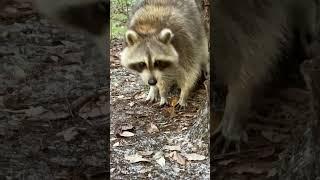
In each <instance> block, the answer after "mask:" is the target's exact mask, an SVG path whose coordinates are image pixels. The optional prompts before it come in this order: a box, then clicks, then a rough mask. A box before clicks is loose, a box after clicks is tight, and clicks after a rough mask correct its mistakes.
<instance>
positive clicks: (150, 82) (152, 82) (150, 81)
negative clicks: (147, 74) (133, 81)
mask: <svg viewBox="0 0 320 180" xmlns="http://www.w3.org/2000/svg"><path fill="white" fill-rule="evenodd" d="M148 84H149V85H150V86H154V85H156V84H157V80H156V79H155V78H154V77H152V78H150V79H149V80H148Z"/></svg>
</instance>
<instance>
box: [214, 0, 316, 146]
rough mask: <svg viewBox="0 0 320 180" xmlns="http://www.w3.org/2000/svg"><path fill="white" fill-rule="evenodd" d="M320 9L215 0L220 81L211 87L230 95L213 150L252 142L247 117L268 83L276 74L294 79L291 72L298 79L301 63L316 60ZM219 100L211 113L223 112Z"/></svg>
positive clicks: (299, 0)
mask: <svg viewBox="0 0 320 180" xmlns="http://www.w3.org/2000/svg"><path fill="white" fill-rule="evenodd" d="M319 5H320V4H319V1H318V0H279V1H273V0H243V1H233V0H215V1H214V3H213V4H212V7H213V8H212V10H211V11H212V13H213V15H212V16H211V19H212V27H213V28H212V29H211V30H212V32H211V33H210V34H213V38H212V43H213V51H214V52H213V62H214V63H213V68H214V69H213V70H212V72H211V73H213V75H211V77H215V79H214V80H213V81H214V83H212V84H211V85H210V89H213V90H214V91H215V94H223V91H224V90H223V89H224V88H226V89H227V90H226V92H227V95H226V99H225V107H224V113H223V118H222V121H221V123H220V125H219V127H218V128H217V129H216V130H215V132H214V134H213V136H211V141H212V144H213V146H212V147H213V149H222V150H223V149H229V147H227V146H230V145H231V144H233V145H232V146H236V148H237V149H238V150H239V148H240V146H239V142H240V141H245V142H246V141H248V137H247V133H246V124H247V119H248V117H249V114H250V111H251V108H252V104H253V103H254V102H255V101H256V102H257V101H258V100H256V98H257V97H258V96H257V95H259V94H261V92H262V90H264V88H265V84H266V81H269V80H271V79H273V78H274V75H275V73H274V72H276V71H278V73H277V74H279V75H281V74H285V75H289V74H288V73H286V71H288V70H290V69H291V68H292V69H293V70H294V71H293V72H294V73H295V74H297V75H299V74H300V72H299V63H300V62H301V61H302V60H305V59H308V58H312V57H310V56H313V55H312V52H311V50H312V47H313V46H314V45H315V44H317V41H318V40H319V33H320V31H319V30H320V28H319V27H320V26H319V25H320V24H319V22H320V21H319V20H320V19H319V17H320V16H319V15H320V14H319V13H320V11H319V7H320V6H319ZM282 63H284V64H285V66H284V67H283V68H281V69H279V67H280V65H282ZM219 91H220V92H219ZM216 97H219V96H215V98H213V100H214V101H215V102H214V103H211V104H212V106H211V108H212V109H211V112H213V111H215V112H217V109H220V108H217V106H218V105H219V103H218V99H219V98H216ZM219 106H220V105H219ZM221 106H222V107H223V105H221ZM212 114H214V113H212ZM230 142H233V143H230ZM222 144H224V145H225V147H224V148H222ZM230 148H232V147H231V146H230Z"/></svg>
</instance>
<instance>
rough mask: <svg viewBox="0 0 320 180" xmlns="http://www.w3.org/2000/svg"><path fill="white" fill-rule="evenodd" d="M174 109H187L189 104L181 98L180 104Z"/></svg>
mask: <svg viewBox="0 0 320 180" xmlns="http://www.w3.org/2000/svg"><path fill="white" fill-rule="evenodd" d="M174 107H175V108H177V109H185V108H186V107H187V102H186V101H185V100H183V99H182V98H180V99H179V101H178V103H177V104H176V105H175V106H174Z"/></svg>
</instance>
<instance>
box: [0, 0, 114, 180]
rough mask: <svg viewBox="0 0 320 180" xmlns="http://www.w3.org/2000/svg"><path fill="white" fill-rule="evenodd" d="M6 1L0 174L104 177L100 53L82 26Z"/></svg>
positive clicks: (32, 178)
mask: <svg viewBox="0 0 320 180" xmlns="http://www.w3.org/2000/svg"><path fill="white" fill-rule="evenodd" d="M6 2H8V3H9V4H8V6H6V7H5V8H4V9H2V10H0V167H1V168H0V179H8V180H9V179H10V180H11V179H26V180H43V179H48V180H50V179H105V177H106V175H107V170H106V168H105V164H106V163H107V162H106V156H107V154H106V147H107V142H106V139H105V137H106V133H107V131H106V127H108V122H109V117H108V116H109V114H108V102H107V100H106V99H107V92H108V85H107V82H106V79H107V78H106V68H105V67H106V65H107V64H106V61H105V59H104V58H103V57H102V56H98V55H97V52H98V51H96V48H95V46H94V45H93V43H92V42H91V41H90V40H89V38H88V37H87V36H86V35H84V34H83V33H80V32H76V31H71V30H70V31H69V30H66V29H65V28H62V27H59V26H57V25H53V23H50V22H49V21H48V20H46V19H44V18H42V17H40V16H39V15H38V14H37V13H36V12H35V10H34V9H33V7H32V4H31V2H32V1H31V0H29V1H28V0H19V1H6ZM1 3H2V2H1ZM1 5H3V4H1ZM1 5H0V6H1Z"/></svg>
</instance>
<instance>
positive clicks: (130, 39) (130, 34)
mask: <svg viewBox="0 0 320 180" xmlns="http://www.w3.org/2000/svg"><path fill="white" fill-rule="evenodd" d="M138 39H139V35H138V34H137V33H136V32H135V31H133V30H128V31H127V32H126V41H127V43H128V45H129V46H132V45H134V44H135V43H136V42H138Z"/></svg>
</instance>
